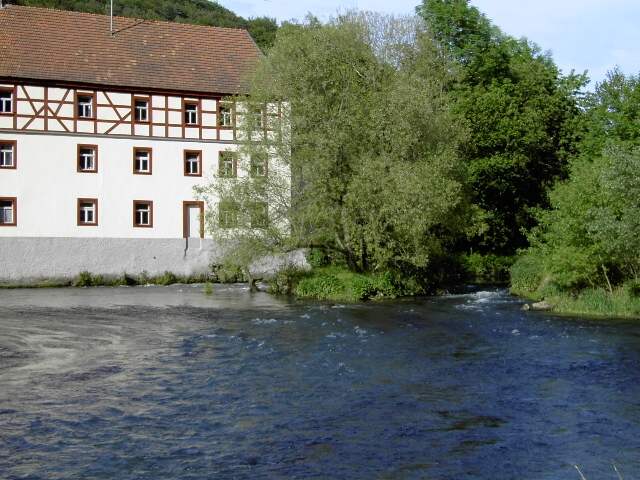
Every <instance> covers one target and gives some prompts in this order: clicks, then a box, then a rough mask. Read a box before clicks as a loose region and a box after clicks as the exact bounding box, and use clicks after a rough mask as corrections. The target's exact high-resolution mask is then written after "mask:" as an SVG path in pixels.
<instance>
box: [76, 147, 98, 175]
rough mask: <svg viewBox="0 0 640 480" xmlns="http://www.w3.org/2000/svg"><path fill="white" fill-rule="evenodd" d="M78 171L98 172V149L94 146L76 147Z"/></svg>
mask: <svg viewBox="0 0 640 480" xmlns="http://www.w3.org/2000/svg"><path fill="white" fill-rule="evenodd" d="M78 171H79V172H97V171H98V147H97V146H96V145H78Z"/></svg>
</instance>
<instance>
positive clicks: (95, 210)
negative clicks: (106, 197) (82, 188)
mask: <svg viewBox="0 0 640 480" xmlns="http://www.w3.org/2000/svg"><path fill="white" fill-rule="evenodd" d="M83 203H92V204H93V219H94V221H93V222H91V223H89V222H83V221H82V220H80V206H81V205H82V204H83ZM76 212H77V220H78V221H77V224H78V226H79V227H97V226H98V199H97V198H78V204H77V207H76Z"/></svg>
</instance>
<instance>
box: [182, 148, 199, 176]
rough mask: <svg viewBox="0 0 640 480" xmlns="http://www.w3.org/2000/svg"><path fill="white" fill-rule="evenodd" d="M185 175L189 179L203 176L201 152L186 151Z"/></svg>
mask: <svg viewBox="0 0 640 480" xmlns="http://www.w3.org/2000/svg"><path fill="white" fill-rule="evenodd" d="M184 174H185V175H186V176H188V177H201V176H202V152H201V151H199V150H185V152H184Z"/></svg>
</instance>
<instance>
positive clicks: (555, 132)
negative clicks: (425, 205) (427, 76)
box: [418, 0, 586, 254]
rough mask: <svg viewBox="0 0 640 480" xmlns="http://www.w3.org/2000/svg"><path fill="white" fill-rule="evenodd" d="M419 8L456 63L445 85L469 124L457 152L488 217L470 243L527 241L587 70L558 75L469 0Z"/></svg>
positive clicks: (561, 171)
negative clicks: (454, 73)
mask: <svg viewBox="0 0 640 480" xmlns="http://www.w3.org/2000/svg"><path fill="white" fill-rule="evenodd" d="M418 13H419V14H420V15H421V16H422V17H423V18H424V19H425V21H426V22H427V24H428V28H429V29H430V31H431V33H432V35H433V36H434V38H435V39H436V41H437V44H438V48H439V52H440V54H441V55H443V56H445V57H446V58H448V59H450V60H451V62H452V63H453V64H454V65H456V67H457V71H458V76H457V77H456V81H455V82H453V83H451V84H449V85H448V89H449V92H450V95H451V99H452V102H453V103H454V105H455V107H454V108H455V111H456V112H457V113H458V114H459V115H460V116H461V117H462V118H463V119H464V121H465V122H466V126H467V128H468V129H469V131H470V138H469V141H468V142H466V143H465V144H464V145H463V146H462V149H461V153H462V155H463V157H464V158H465V160H466V162H467V165H468V180H469V185H470V188H471V191H472V193H473V199H474V201H475V203H476V204H477V205H478V206H479V207H481V208H482V209H483V210H484V211H485V214H486V221H487V228H486V229H485V230H484V232H483V233H482V234H481V235H478V236H477V237H476V238H475V239H474V241H473V242H471V243H470V244H469V246H470V247H474V248H476V249H480V250H483V251H486V252H496V253H506V254H510V253H513V252H514V251H515V250H516V249H517V248H520V247H523V246H525V245H526V236H525V232H526V231H527V230H528V229H529V228H530V227H531V226H533V224H534V223H535V220H534V218H533V216H532V213H531V211H532V210H531V209H532V208H533V207H539V206H544V205H545V204H546V190H547V189H548V188H549V187H550V186H551V185H552V184H553V182H554V181H555V180H556V179H557V178H561V177H563V176H564V175H565V173H566V164H567V157H568V155H569V154H571V153H573V152H574V150H575V125H576V118H577V117H578V116H579V115H580V110H579V109H578V106H577V98H578V95H579V90H580V88H581V87H582V86H583V85H584V84H585V81H586V78H585V77H584V76H582V75H574V74H570V75H568V76H562V75H561V73H560V71H559V70H558V68H557V67H556V65H555V64H554V63H553V60H552V59H551V57H550V56H549V55H548V54H545V53H543V52H541V50H540V49H539V47H537V46H536V45H534V44H532V43H531V42H528V41H527V40H525V39H515V38H513V37H510V36H508V35H505V34H504V33H503V32H502V31H500V29H499V28H497V27H496V26H494V25H493V24H492V23H491V21H490V20H489V19H488V18H487V17H486V16H485V15H483V14H482V13H481V12H480V11H479V10H478V9H477V8H475V7H473V6H471V5H470V4H469V2H468V0H424V1H423V3H422V4H421V5H420V6H419V7H418Z"/></svg>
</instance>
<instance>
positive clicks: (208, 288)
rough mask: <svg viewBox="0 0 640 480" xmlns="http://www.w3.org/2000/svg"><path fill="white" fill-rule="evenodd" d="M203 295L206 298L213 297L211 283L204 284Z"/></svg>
mask: <svg viewBox="0 0 640 480" xmlns="http://www.w3.org/2000/svg"><path fill="white" fill-rule="evenodd" d="M203 293H204V294H205V295H207V296H209V295H213V284H212V283H211V282H206V283H205V284H204V289H203Z"/></svg>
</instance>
